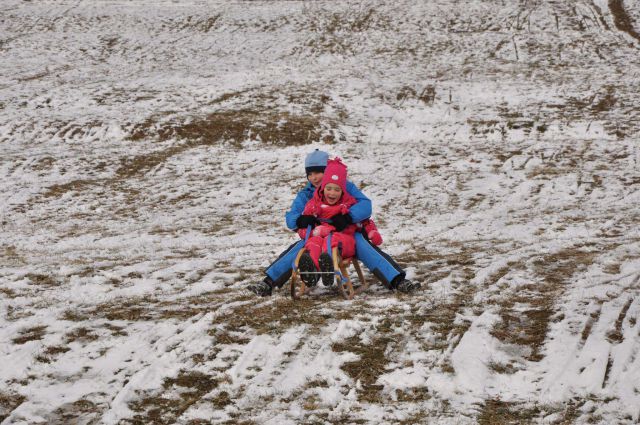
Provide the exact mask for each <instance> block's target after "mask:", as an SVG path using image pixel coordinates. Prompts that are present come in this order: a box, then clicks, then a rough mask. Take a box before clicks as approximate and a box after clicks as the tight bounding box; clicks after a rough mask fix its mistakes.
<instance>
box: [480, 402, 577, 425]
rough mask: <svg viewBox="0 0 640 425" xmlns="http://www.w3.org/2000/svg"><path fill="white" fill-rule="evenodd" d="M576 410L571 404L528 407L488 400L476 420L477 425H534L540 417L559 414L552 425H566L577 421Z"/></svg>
mask: <svg viewBox="0 0 640 425" xmlns="http://www.w3.org/2000/svg"><path fill="white" fill-rule="evenodd" d="M576 410H577V408H576V406H575V405H574V404H572V403H571V404H567V405H564V406H538V405H534V406H532V407H529V406H523V405H521V404H519V403H513V402H506V401H502V400H500V399H489V400H486V401H485V403H484V404H483V405H482V406H481V408H480V412H479V415H478V418H477V420H478V424H479V425H496V424H500V425H502V424H514V425H515V424H518V425H520V424H534V423H539V421H540V417H541V416H546V415H550V414H552V413H560V414H561V417H560V418H559V419H558V420H557V421H554V422H553V423H554V424H556V425H568V424H572V423H574V421H575V420H576V419H577V416H578V413H577V411H576Z"/></svg>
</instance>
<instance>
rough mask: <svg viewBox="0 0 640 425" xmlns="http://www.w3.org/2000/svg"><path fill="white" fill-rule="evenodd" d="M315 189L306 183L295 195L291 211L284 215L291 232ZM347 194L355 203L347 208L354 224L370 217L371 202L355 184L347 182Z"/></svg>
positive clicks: (309, 183)
mask: <svg viewBox="0 0 640 425" xmlns="http://www.w3.org/2000/svg"><path fill="white" fill-rule="evenodd" d="M315 190H316V188H315V187H313V185H312V184H311V182H308V183H307V185H306V186H305V187H304V189H302V190H301V191H300V192H298V194H297V195H296V199H294V200H293V203H292V204H291V209H290V210H289V211H287V213H286V214H285V219H286V222H287V227H288V228H289V229H291V230H296V229H297V228H298V227H297V226H296V220H297V219H298V217H300V216H301V215H302V211H304V207H305V205H307V202H309V199H311V198H312V197H313V192H314V191H315ZM347 192H349V194H350V195H351V196H353V197H354V198H356V201H357V202H356V203H355V204H354V205H352V206H351V208H349V215H350V216H351V219H352V220H353V222H354V223H359V222H361V221H362V220H366V219H367V218H369V217H371V200H370V199H369V198H367V197H366V196H364V194H363V193H362V192H360V190H359V189H358V188H357V187H356V185H355V184H353V183H351V182H350V181H348V180H347Z"/></svg>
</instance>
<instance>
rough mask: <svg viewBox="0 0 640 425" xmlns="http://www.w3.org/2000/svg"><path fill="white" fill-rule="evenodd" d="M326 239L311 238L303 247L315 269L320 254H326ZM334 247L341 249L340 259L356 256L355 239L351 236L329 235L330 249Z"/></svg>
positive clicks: (335, 233) (343, 234) (319, 237)
mask: <svg viewBox="0 0 640 425" xmlns="http://www.w3.org/2000/svg"><path fill="white" fill-rule="evenodd" d="M327 238H328V236H327V237H322V236H311V237H310V238H309V240H307V243H306V244H305V246H304V247H305V248H306V249H307V251H309V255H310V256H311V258H312V259H313V262H314V263H315V264H316V267H317V268H319V266H318V259H319V258H320V254H322V253H323V252H327ZM336 246H341V247H342V254H341V255H342V258H349V257H353V256H354V255H356V239H355V238H354V237H353V235H347V234H345V233H340V232H334V233H333V234H332V235H331V249H332V250H333V248H335V247H336Z"/></svg>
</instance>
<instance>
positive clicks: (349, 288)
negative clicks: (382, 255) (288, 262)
mask: <svg viewBox="0 0 640 425" xmlns="http://www.w3.org/2000/svg"><path fill="white" fill-rule="evenodd" d="M304 253H305V249H304V248H303V249H301V250H300V252H298V255H297V256H296V259H295V262H294V267H293V271H292V273H291V298H293V299H294V300H299V299H300V298H301V297H302V296H303V295H305V294H306V293H308V292H309V291H310V289H311V288H309V287H308V286H307V285H306V284H305V283H304V281H303V280H302V279H301V278H300V271H299V270H298V262H299V261H300V257H301V256H302V254H304ZM331 258H332V259H333V274H334V275H335V282H336V285H337V287H338V292H340V294H341V295H342V296H343V297H344V299H345V300H352V299H353V297H354V296H356V295H358V294H361V293H363V292H364V291H366V290H367V288H369V283H368V282H367V281H366V280H365V278H364V275H363V274H362V269H361V268H360V264H359V263H358V260H357V259H356V258H355V257H350V258H344V259H342V258H340V254H339V253H338V248H337V247H336V248H333V250H332V254H331ZM350 264H353V267H354V268H355V269H356V273H358V278H359V279H360V286H359V287H357V288H354V287H353V284H352V283H351V278H350V277H349V272H348V267H349V265H350ZM316 273H318V274H322V273H323V272H316Z"/></svg>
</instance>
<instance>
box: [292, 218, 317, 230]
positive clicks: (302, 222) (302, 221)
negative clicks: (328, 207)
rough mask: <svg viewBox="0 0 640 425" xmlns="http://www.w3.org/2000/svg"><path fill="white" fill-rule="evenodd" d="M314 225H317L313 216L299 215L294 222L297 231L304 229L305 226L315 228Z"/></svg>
mask: <svg viewBox="0 0 640 425" xmlns="http://www.w3.org/2000/svg"><path fill="white" fill-rule="evenodd" d="M316 223H318V219H317V218H316V217H315V216H313V215H301V216H300V217H298V219H297V220H296V226H298V229H306V228H307V226H309V225H312V226H315V225H316Z"/></svg>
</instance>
